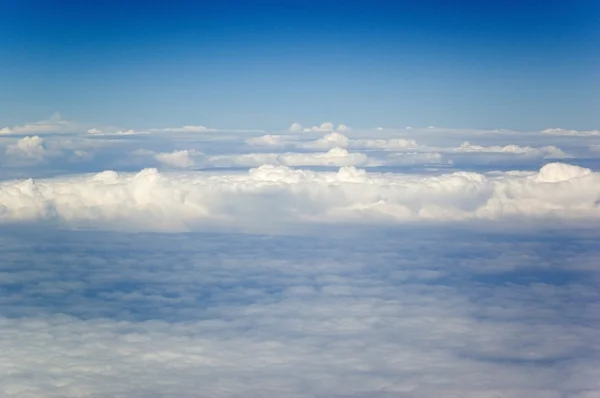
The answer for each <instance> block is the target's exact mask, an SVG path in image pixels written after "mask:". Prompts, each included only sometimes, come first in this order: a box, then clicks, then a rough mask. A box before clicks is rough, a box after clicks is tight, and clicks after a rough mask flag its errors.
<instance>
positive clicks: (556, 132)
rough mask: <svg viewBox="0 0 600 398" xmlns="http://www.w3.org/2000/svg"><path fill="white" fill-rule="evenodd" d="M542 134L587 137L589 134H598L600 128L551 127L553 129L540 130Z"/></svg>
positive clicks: (599, 133)
mask: <svg viewBox="0 0 600 398" xmlns="http://www.w3.org/2000/svg"><path fill="white" fill-rule="evenodd" d="M542 134H550V135H571V136H580V137H589V136H598V135H600V130H567V129H558V128H553V129H545V130H542Z"/></svg>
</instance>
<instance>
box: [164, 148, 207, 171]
mask: <svg viewBox="0 0 600 398" xmlns="http://www.w3.org/2000/svg"><path fill="white" fill-rule="evenodd" d="M194 155H201V153H199V152H197V151H188V150H182V151H174V152H170V153H158V154H156V155H155V158H156V160H158V161H159V162H160V163H162V164H164V165H166V166H171V167H176V168H182V169H185V168H189V167H194V166H195V164H196V162H195V161H194V159H193V156H194Z"/></svg>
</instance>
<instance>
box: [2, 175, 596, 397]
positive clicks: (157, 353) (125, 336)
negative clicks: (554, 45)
mask: <svg viewBox="0 0 600 398" xmlns="http://www.w3.org/2000/svg"><path fill="white" fill-rule="evenodd" d="M113 177H114V176H108V175H107V176H105V177H104V178H106V179H107V180H110V179H111V178H113ZM552 237H553V239H550V242H549V239H548V234H547V233H543V234H542V235H541V236H540V235H537V234H536V233H535V232H534V233H523V232H522V233H520V234H519V235H518V238H516V237H515V236H514V235H511V234H507V233H506V231H503V232H502V233H500V234H499V233H486V232H482V231H480V230H474V231H469V230H457V229H456V228H447V229H446V228H440V227H439V226H435V227H433V228H428V229H422V228H415V227H414V226H411V227H407V228H393V229H388V230H385V231H382V230H379V231H378V230H373V229H362V228H357V227H353V228H336V229H330V230H328V231H327V232H326V233H323V231H322V233H320V234H318V235H311V236H302V235H295V236H285V237H281V236H252V235H249V234H215V233H206V234H202V235H198V234H173V235H165V234H125V235H124V234H118V233H101V232H99V231H93V232H87V231H73V232H64V231H55V230H53V231H44V230H43V229H41V230H40V229H33V228H32V229H30V230H26V231H19V230H16V231H15V230H13V231H11V230H3V231H2V230H0V258H3V259H5V261H3V262H1V263H0V286H1V287H2V288H3V289H4V291H5V292H6V294H3V295H1V296H0V307H1V308H2V312H3V315H2V317H0V332H1V333H0V352H2V366H0V379H1V380H2V384H1V385H0V396H3V397H9V396H10V397H16V398H26V397H41V396H43V397H49V398H55V397H61V398H62V397H82V396H89V397H133V398H146V397H190V398H191V397H197V396H198V392H199V391H201V392H202V394H204V395H205V396H207V397H249V398H258V397H261V398H262V397H302V398H312V397H378V398H384V397H385V398H391V397H394V398H395V397H416V398H436V397H444V396H447V397H467V398H487V397H503V398H521V397H533V398H555V397H556V398H562V397H584V396H585V395H587V396H593V395H592V394H594V393H597V392H598V390H599V389H600V386H599V385H598V379H599V376H600V361H599V358H600V357H599V356H598V354H599V349H600V347H599V344H598V338H597V330H598V326H599V325H600V317H599V315H598V311H597V306H598V303H599V302H600V292H599V291H598V289H597V287H596V285H595V284H594V282H593V278H595V277H597V275H598V270H597V258H598V254H599V252H598V248H597V245H596V244H595V242H596V237H597V235H596V234H594V233H588V234H585V233H582V231H581V230H577V229H574V230H554V231H552ZM556 242H561V244H556ZM532 269H533V270H535V271H536V272H535V273H532V272H531V270H532ZM499 270H500V271H499ZM506 270H513V271H514V272H512V273H511V272H506ZM582 271H583V273H581V272H582ZM578 273H581V275H582V277H581V278H579V279H577V278H575V279H574V280H573V275H577V274H578ZM521 274H523V275H524V277H520V276H519V275H521ZM552 274H558V275H560V276H561V280H560V281H556V282H552ZM563 276H565V277H564V278H563ZM398 375H401V376H402V377H399V376H398ZM473 375H477V377H473Z"/></svg>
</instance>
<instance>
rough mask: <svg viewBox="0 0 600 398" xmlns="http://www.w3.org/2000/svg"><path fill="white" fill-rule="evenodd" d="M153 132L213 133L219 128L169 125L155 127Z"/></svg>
mask: <svg viewBox="0 0 600 398" xmlns="http://www.w3.org/2000/svg"><path fill="white" fill-rule="evenodd" d="M151 131H152V132H164V133H212V132H215V131H217V130H215V129H211V128H208V127H205V126H200V125H186V126H183V127H169V128H164V129H153V130H151Z"/></svg>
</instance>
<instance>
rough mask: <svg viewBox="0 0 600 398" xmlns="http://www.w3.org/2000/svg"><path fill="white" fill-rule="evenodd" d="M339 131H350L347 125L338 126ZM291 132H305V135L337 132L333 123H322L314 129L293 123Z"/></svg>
mask: <svg viewBox="0 0 600 398" xmlns="http://www.w3.org/2000/svg"><path fill="white" fill-rule="evenodd" d="M337 129H338V131H346V130H348V126H346V125H345V124H339V125H338V128H337ZM289 130H290V131H291V132H292V133H300V132H304V133H328V132H332V131H335V125H334V124H333V123H331V122H325V123H322V124H320V125H318V126H313V127H303V126H302V125H301V124H300V123H293V124H292V125H291V126H290V128H289Z"/></svg>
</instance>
